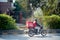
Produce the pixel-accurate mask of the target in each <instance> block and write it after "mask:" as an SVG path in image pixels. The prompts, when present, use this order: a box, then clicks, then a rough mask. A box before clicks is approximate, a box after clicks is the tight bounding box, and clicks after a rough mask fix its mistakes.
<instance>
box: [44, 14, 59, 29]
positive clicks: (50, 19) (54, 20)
mask: <svg viewBox="0 0 60 40" xmlns="http://www.w3.org/2000/svg"><path fill="white" fill-rule="evenodd" d="M44 22H45V24H46V25H47V27H49V28H51V29H60V17H59V16H58V15H51V16H45V17H44Z"/></svg>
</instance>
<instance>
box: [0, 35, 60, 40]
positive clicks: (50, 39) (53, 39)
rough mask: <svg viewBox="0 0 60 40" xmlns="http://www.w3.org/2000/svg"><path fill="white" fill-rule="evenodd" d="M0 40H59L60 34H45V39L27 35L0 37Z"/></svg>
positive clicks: (39, 36)
mask: <svg viewBox="0 0 60 40" xmlns="http://www.w3.org/2000/svg"><path fill="white" fill-rule="evenodd" d="M0 40H60V34H59V35H57V34H47V35H46V36H45V37H42V36H41V35H35V36H34V37H29V36H28V35H27V34H17V35H0Z"/></svg>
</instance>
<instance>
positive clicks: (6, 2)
mask: <svg viewBox="0 0 60 40" xmlns="http://www.w3.org/2000/svg"><path fill="white" fill-rule="evenodd" d="M12 7H13V0H0V13H5V12H6V11H8V10H10V9H11V8H12Z"/></svg>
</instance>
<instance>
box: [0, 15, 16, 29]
mask: <svg viewBox="0 0 60 40" xmlns="http://www.w3.org/2000/svg"><path fill="white" fill-rule="evenodd" d="M12 29H17V27H16V24H15V20H14V19H13V18H12V17H11V16H8V15H6V14H0V30H12Z"/></svg>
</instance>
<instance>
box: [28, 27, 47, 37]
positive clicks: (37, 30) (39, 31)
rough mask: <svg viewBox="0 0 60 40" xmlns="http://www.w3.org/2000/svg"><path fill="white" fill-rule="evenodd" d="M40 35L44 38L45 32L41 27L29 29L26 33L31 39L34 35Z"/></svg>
mask: <svg viewBox="0 0 60 40" xmlns="http://www.w3.org/2000/svg"><path fill="white" fill-rule="evenodd" d="M38 34H41V35H42V36H46V34H47V31H46V30H44V29H43V28H42V27H35V28H32V27H31V28H30V29H29V31H28V35H29V36H30V37H33V36H34V35H38Z"/></svg>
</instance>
